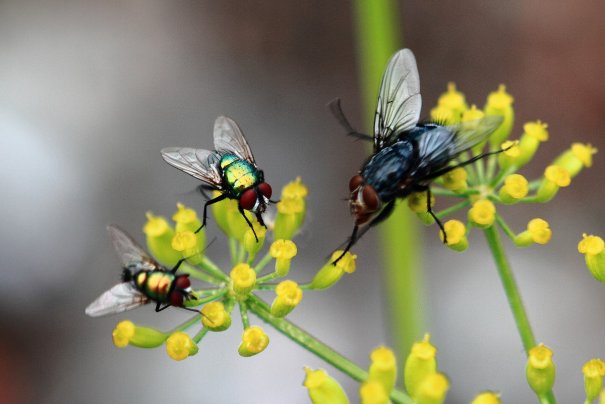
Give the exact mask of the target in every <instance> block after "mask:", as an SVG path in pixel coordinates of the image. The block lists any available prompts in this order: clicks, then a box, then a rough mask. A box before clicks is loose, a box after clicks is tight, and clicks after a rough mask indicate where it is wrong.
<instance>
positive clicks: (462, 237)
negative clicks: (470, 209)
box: [439, 220, 468, 252]
mask: <svg viewBox="0 0 605 404" xmlns="http://www.w3.org/2000/svg"><path fill="white" fill-rule="evenodd" d="M443 228H444V230H445V234H446V235H447V246H448V247H449V248H451V249H452V250H454V251H459V252H460V251H464V250H466V249H467V248H468V239H467V238H466V226H465V225H464V223H462V222H461V221H459V220H448V221H447V222H445V224H444V225H443ZM439 237H440V238H441V241H443V233H442V232H441V231H440V232H439Z"/></svg>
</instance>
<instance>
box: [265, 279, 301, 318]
mask: <svg viewBox="0 0 605 404" xmlns="http://www.w3.org/2000/svg"><path fill="white" fill-rule="evenodd" d="M275 294H276V297H275V299H274V300H273V304H271V314H273V315H274V316H275V317H284V316H286V315H287V314H289V313H290V312H291V311H292V310H294V308H295V307H296V306H298V304H299V303H300V302H301V300H302V297H303V291H302V289H301V288H300V287H299V286H298V284H297V283H296V282H294V281H291V280H285V281H283V282H281V283H280V284H279V285H277V287H276V288H275Z"/></svg>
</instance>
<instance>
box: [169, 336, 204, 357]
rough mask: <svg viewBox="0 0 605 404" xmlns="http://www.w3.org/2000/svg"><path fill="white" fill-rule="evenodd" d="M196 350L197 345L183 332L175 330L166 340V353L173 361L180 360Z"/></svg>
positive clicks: (193, 353)
mask: <svg viewBox="0 0 605 404" xmlns="http://www.w3.org/2000/svg"><path fill="white" fill-rule="evenodd" d="M197 351H198V347H197V345H196V344H195V342H193V340H192V339H191V337H189V335H188V334H187V333H185V332H182V331H177V332H175V333H173V334H172V335H170V337H168V339H167V340H166V353H168V356H170V357H171V358H172V359H174V360H175V361H182V360H183V359H186V358H188V357H189V356H192V355H195V354H196V353H197Z"/></svg>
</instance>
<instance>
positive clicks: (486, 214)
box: [468, 199, 496, 229]
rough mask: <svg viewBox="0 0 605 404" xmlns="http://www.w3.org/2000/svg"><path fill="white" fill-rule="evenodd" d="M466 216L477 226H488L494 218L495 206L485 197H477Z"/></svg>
mask: <svg viewBox="0 0 605 404" xmlns="http://www.w3.org/2000/svg"><path fill="white" fill-rule="evenodd" d="M468 218H469V220H470V221H471V222H472V223H473V224H474V225H476V226H477V227H480V228H483V229H484V228H488V227H490V226H491V225H492V224H493V223H494V221H495V220H496V207H495V206H494V204H493V203H492V202H491V201H489V200H487V199H479V200H478V201H476V202H475V203H473V206H472V207H471V208H470V209H469V211H468Z"/></svg>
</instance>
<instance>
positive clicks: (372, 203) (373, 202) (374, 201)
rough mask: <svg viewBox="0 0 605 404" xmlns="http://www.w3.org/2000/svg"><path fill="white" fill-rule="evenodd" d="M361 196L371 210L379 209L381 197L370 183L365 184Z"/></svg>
mask: <svg viewBox="0 0 605 404" xmlns="http://www.w3.org/2000/svg"><path fill="white" fill-rule="evenodd" d="M361 197H362V199H363V203H364V204H365V205H366V208H368V210H369V211H374V210H376V209H378V206H379V205H380V198H379V197H378V194H377V193H376V191H375V190H374V188H372V187H371V186H369V185H365V186H364V187H363V190H362V194H361Z"/></svg>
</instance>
